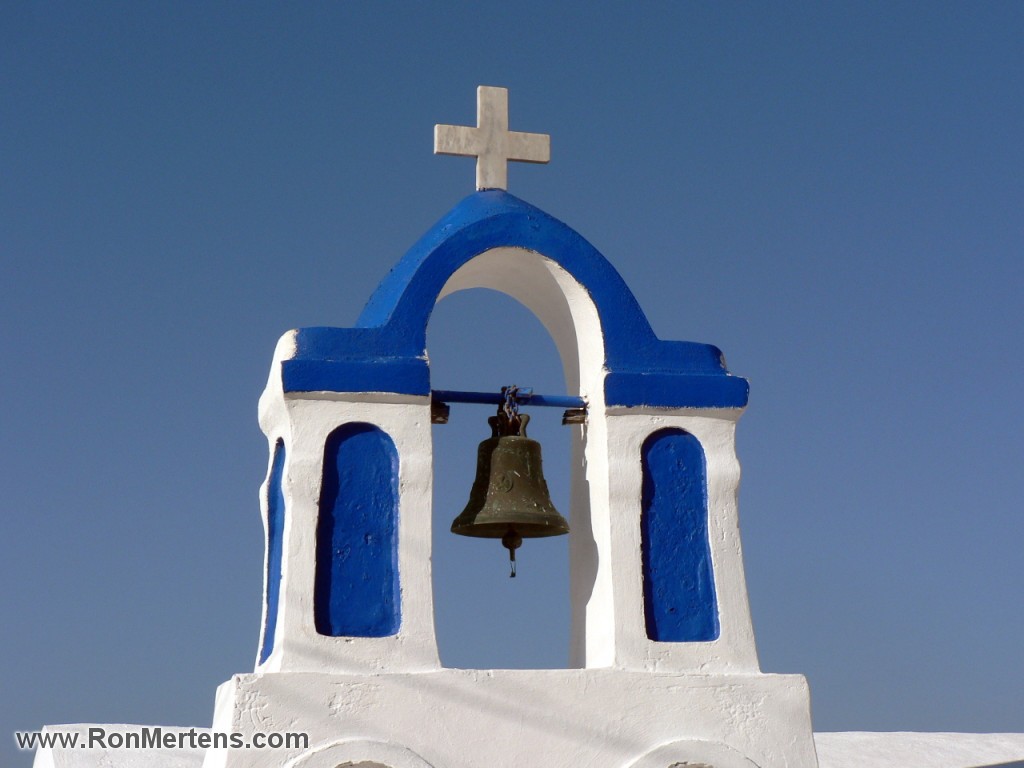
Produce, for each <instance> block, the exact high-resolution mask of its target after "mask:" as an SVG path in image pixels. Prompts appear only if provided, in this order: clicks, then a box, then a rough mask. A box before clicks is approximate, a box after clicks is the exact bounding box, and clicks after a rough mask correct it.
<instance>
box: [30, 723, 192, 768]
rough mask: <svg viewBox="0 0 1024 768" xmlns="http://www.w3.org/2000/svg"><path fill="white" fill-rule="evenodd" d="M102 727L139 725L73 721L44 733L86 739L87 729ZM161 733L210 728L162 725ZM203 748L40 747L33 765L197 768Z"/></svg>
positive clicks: (127, 728) (135, 729)
mask: <svg viewBox="0 0 1024 768" xmlns="http://www.w3.org/2000/svg"><path fill="white" fill-rule="evenodd" d="M96 727H102V728H103V729H104V730H105V731H106V732H107V733H108V734H110V733H128V732H136V733H137V732H139V730H140V729H141V728H142V726H139V725H125V724H117V725H107V724H104V725H102V726H97V724H95V723H80V724H75V725H48V726H46V727H45V728H43V732H44V733H60V732H63V733H77V734H79V736H78V738H79V741H80V743H83V744H84V743H86V742H87V739H88V736H89V729H90V728H96ZM161 730H162V731H163V732H164V733H175V734H178V733H188V731H190V730H195V731H196V733H206V732H209V729H208V728H195V729H190V728H179V727H172V726H162V727H161ZM186 738H187V737H186ZM204 754H205V750H202V749H60V748H54V749H40V750H37V751H36V756H35V761H34V762H33V763H32V765H33V768H200V766H201V765H202V764H203V755H204Z"/></svg>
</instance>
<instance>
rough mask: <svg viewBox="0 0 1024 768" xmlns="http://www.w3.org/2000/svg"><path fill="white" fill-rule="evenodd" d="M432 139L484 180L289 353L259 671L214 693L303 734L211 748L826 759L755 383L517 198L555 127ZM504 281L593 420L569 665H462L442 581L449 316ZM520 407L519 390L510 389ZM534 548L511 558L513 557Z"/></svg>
mask: <svg viewBox="0 0 1024 768" xmlns="http://www.w3.org/2000/svg"><path fill="white" fill-rule="evenodd" d="M477 98H478V105H477V106H478V110H477V111H478V125H477V126H475V127H466V126H444V125H439V126H437V127H436V129H435V151H436V152H438V153H442V154H468V155H472V156H475V157H476V158H477V174H476V180H477V184H476V185H477V190H476V191H475V192H474V193H473V194H471V195H469V196H468V197H466V198H465V199H464V200H462V201H461V202H459V203H458V204H457V205H456V206H455V207H454V208H452V209H451V211H449V212H448V213H447V214H446V215H445V216H444V217H443V218H442V219H441V220H440V221H439V222H438V223H437V224H436V225H435V226H434V227H433V228H431V229H430V230H429V231H428V232H426V233H425V234H424V235H423V237H422V238H420V240H419V241H418V242H417V243H415V244H414V245H413V246H412V247H411V248H410V249H409V251H408V252H407V253H406V254H405V256H403V257H402V259H401V260H400V261H399V262H398V264H397V265H396V266H395V267H394V268H393V269H392V270H391V272H390V273H388V275H387V276H386V277H385V278H384V280H383V281H382V282H381V283H380V285H379V286H378V288H377V290H376V291H375V292H374V294H373V295H372V296H371V297H370V299H369V301H368V303H367V305H366V307H365V309H364V310H363V312H362V314H361V315H360V317H359V320H358V321H357V323H356V325H355V327H352V328H325V327H318V328H302V329H298V330H294V331H290V332H289V333H287V334H285V335H284V336H283V337H282V338H281V340H280V341H279V343H278V345H277V349H276V350H275V353H274V358H273V362H272V364H271V369H270V376H269V378H268V381H267V386H266V389H265V391H264V393H263V395H262V397H261V398H260V406H259V418H260V425H261V427H262V429H263V431H264V433H265V434H266V436H267V439H268V444H269V448H270V452H269V453H270V456H269V461H268V473H267V479H266V482H265V483H264V485H263V487H262V489H261V494H260V495H261V500H262V511H263V520H264V524H265V528H266V533H267V557H266V567H265V574H264V616H263V629H262V636H261V639H260V646H259V651H258V654H257V660H256V668H255V671H254V672H252V673H249V674H243V675H236V676H235V677H233V678H232V679H231V680H229V681H228V682H226V683H224V684H223V685H222V686H221V687H220V689H219V690H218V694H217V704H216V712H215V718H214V729H215V730H217V731H225V732H236V733H242V734H245V735H246V736H249V735H251V733H252V732H254V731H256V730H262V731H266V730H270V729H275V728H279V729H282V730H284V729H285V728H287V730H291V731H295V730H302V731H305V732H307V733H308V734H309V736H310V748H309V749H308V750H305V751H301V752H299V751H296V752H295V753H288V754H287V755H286V756H285V757H284V762H282V753H281V752H274V753H268V752H259V751H245V750H235V751H230V750H224V751H217V750H211V751H210V752H208V753H207V756H206V760H205V762H204V766H205V768H229V767H230V768H241V767H243V766H244V767H245V768H250V767H253V768H254V767H255V766H271V765H275V766H280V765H287V766H292V767H293V768H300V766H301V768H337V766H342V765H349V764H368V765H374V766H377V765H383V766H390V767H391V768H413V767H416V768H426V767H429V766H435V767H436V768H480V767H481V766H484V765H488V766H495V768H504V767H505V766H508V767H509V768H511V767H512V766H515V767H516V768H521V767H522V766H537V767H538V768H540V767H543V768H561V767H563V766H564V767H565V768H568V766H576V765H581V764H582V765H590V766H595V767H598V766H600V767H605V766H606V767H607V768H613V767H614V768H620V767H621V768H625V767H626V766H633V767H634V768H668V767H669V766H673V765H679V764H687V765H704V766H715V767H716V768H740V767H741V766H742V767H743V768H754V767H759V768H769V767H771V766H779V767H781V766H787V767H788V768H815V766H817V759H816V757H815V752H814V745H813V741H812V735H811V720H810V702H809V695H808V689H807V685H806V681H805V680H804V678H803V677H801V676H799V675H769V674H764V673H762V672H761V671H760V669H759V666H758V661H757V654H756V649H755V644H754V634H753V629H752V625H751V619H750V609H749V605H748V601H747V588H746V582H745V579H744V572H743V562H742V552H741V546H740V536H739V521H738V512H737V493H738V487H739V479H740V470H739V464H738V462H737V459H736V454H735V440H734V437H735V429H736V424H737V421H738V419H739V417H740V416H741V414H742V413H743V410H744V408H745V406H746V403H747V393H748V385H747V382H746V380H745V379H743V378H740V377H738V376H734V375H732V374H731V373H730V372H729V371H728V370H727V369H726V367H725V364H724V360H723V357H722V354H721V352H720V351H719V350H718V349H716V348H715V347H713V346H710V345H707V344H700V343H695V342H685V341H665V340H661V339H659V338H657V337H656V336H655V334H654V332H653V331H652V329H651V327H650V324H649V323H648V321H647V318H646V317H645V316H644V314H643V312H642V311H641V309H640V306H639V304H638V303H637V301H636V299H635V298H634V297H633V295H632V293H631V292H630V291H629V289H628V287H627V286H626V285H625V283H624V282H623V280H622V278H621V277H620V276H619V274H618V273H617V272H616V271H615V269H614V268H613V267H612V266H611V264H610V263H609V262H608V260H607V259H605V257H604V256H602V255H601V254H600V253H599V252H598V251H597V250H596V249H595V248H594V247H593V246H592V245H590V243H588V242H587V241H586V240H585V239H584V238H583V237H582V236H580V235H579V234H578V233H577V232H575V231H574V230H572V229H571V228H570V227H568V226H567V225H565V224H563V223H562V222H560V221H558V220H556V219H554V218H553V217H551V216H549V215H548V214H546V213H545V212H543V211H541V210H539V209H537V208H535V207H534V206H532V205H530V204H529V203H527V202H525V201H523V200H520V199H518V198H516V197H514V196H513V195H511V194H509V193H508V192H507V191H506V186H507V175H506V171H505V168H506V163H507V161H509V160H524V161H527V162H547V161H548V159H549V156H550V142H549V139H548V137H547V136H543V135H540V134H530V133H520V132H515V131H510V130H509V117H508V94H507V91H505V89H502V88H489V87H483V86H482V87H480V89H479V90H478V94H477ZM470 288H492V289H494V290H498V291H502V292H504V293H506V294H508V295H510V296H512V297H513V298H515V299H517V300H518V301H519V302H521V303H522V304H524V305H525V306H526V307H527V308H528V309H529V310H531V311H532V312H533V313H534V314H535V315H536V316H537V317H538V319H539V320H540V321H541V322H542V323H543V324H544V326H545V327H546V328H547V330H548V332H549V333H550V334H551V337H552V339H553V340H554V342H555V345H556V347H557V349H558V352H559V354H560V356H561V360H562V364H563V368H564V371H565V379H566V383H567V386H568V388H569V402H570V404H571V405H572V407H573V408H574V411H575V413H576V416H577V418H576V422H577V423H576V424H575V425H573V426H572V427H571V429H572V430H573V438H572V440H573V453H574V461H573V462H572V465H573V470H572V471H573V476H572V478H571V504H570V507H571V508H570V509H569V510H568V518H569V520H568V522H569V529H570V532H569V540H570V543H569V551H570V580H571V586H570V597H571V610H572V659H571V662H570V663H571V667H570V668H567V669H562V670H477V669H447V668H443V667H442V666H441V665H440V662H439V660H438V653H437V643H436V639H435V634H434V619H433V608H432V601H433V596H432V588H431V565H430V562H431V559H430V554H431V516H432V514H433V511H432V509H431V499H432V482H433V454H432V447H431V423H432V421H433V420H434V419H436V418H438V414H439V412H440V411H442V410H443V408H444V404H447V403H450V402H451V401H457V398H456V397H455V395H458V394H466V393H441V392H438V391H435V390H433V389H432V388H431V379H430V366H429V362H428V357H427V353H426V352H427V351H426V327H427V321H428V319H429V317H430V313H431V310H432V309H433V307H434V304H435V303H436V302H437V301H438V300H439V299H440V298H443V297H444V296H446V295H449V294H451V293H454V292H457V291H461V290H465V289H470ZM513 405H514V401H513ZM513 551H514V550H513Z"/></svg>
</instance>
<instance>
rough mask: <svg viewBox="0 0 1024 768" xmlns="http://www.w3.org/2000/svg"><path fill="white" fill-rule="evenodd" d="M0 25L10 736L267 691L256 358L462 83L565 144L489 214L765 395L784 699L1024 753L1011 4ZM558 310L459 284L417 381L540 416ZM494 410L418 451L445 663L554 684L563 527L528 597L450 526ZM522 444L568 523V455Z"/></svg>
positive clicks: (744, 519) (753, 442) (347, 277)
mask: <svg viewBox="0 0 1024 768" xmlns="http://www.w3.org/2000/svg"><path fill="white" fill-rule="evenodd" d="M2 16H3V21H2V23H0V285H2V287H3V290H2V294H0V354H2V357H3V361H4V363H3V365H2V366H0V397H2V401H3V402H4V403H5V404H6V408H5V410H4V417H3V419H2V425H3V428H2V430H0V452H2V453H0V468H2V469H0V488H2V489H3V500H4V503H3V520H4V526H3V528H4V534H3V536H2V539H0V541H2V543H0V583H3V585H4V589H3V591H2V598H0V599H2V603H0V608H2V611H3V617H4V629H3V632H2V634H0V665H2V666H0V690H2V691H3V693H2V694H0V699H2V700H0V730H2V731H3V732H4V733H9V732H10V731H11V730H13V729H14V728H35V727H38V726H41V725H43V724H45V723H59V722H89V721H92V722H140V723H151V724H183V725H206V724H209V722H210V717H211V714H212V710H213V694H214V688H215V686H216V685H217V684H218V683H220V682H222V681H224V680H226V679H227V678H228V677H229V676H230V675H231V674H232V673H235V672H244V671H249V670H251V668H252V665H253V661H254V658H255V653H256V643H257V640H258V634H259V619H260V588H261V569H262V565H261V564H262V559H263V542H262V527H261V524H260V522H259V514H258V503H257V489H258V486H259V484H260V482H261V480H262V478H263V474H264V472H265V468H266V461H267V448H266V444H265V441H264V439H263V437H262V435H261V434H260V432H259V429H258V427H257V424H256V401H257V398H258V396H259V394H260V392H261V390H262V388H263V385H264V383H265V381H266V376H267V371H268V367H269V363H270V358H271V354H272V351H273V348H274V344H275V342H276V340H277V338H278V337H279V336H280V335H281V334H282V333H283V332H285V331H287V330H288V329H289V328H294V327H298V326H306V325H339V326H346V325H351V324H352V323H353V322H354V321H355V318H356V317H357V315H358V313H359V311H360V309H361V308H362V305H363V303H364V302H365V300H366V298H367V297H368V296H369V295H370V293H371V292H372V290H373V288H374V287H375V286H376V284H377V282H378V281H379V280H380V279H381V278H382V277H383V276H384V274H385V273H386V272H387V270H388V269H389V268H390V267H391V265H392V264H394V263H395V262H396V261H397V260H398V258H399V257H400V256H401V254H402V253H403V252H404V251H405V249H406V248H408V247H409V246H410V245H411V244H412V243H413V242H414V241H415V240H416V238H417V237H418V236H419V235H420V234H421V233H422V232H423V231H425V230H426V229H427V228H428V227H430V225H431V224H432V223H433V222H434V221H435V220H436V219H438V218H439V217H440V216H441V215H443V214H444V213H445V212H446V211H447V210H448V209H449V208H450V207H451V206H453V205H454V204H455V203H456V202H457V201H458V200H460V199H461V198H462V197H463V196H464V195H466V194H468V193H469V192H471V191H472V187H473V163H472V161H470V160H467V159H463V158H447V157H435V156H434V155H432V153H431V142H432V127H433V125H434V123H437V122H446V123H462V124H468V123H471V122H472V120H473V118H474V116H475V105H474V94H475V87H476V86H477V85H478V84H488V85H502V86H506V87H508V88H509V89H510V92H511V96H510V99H511V122H512V127H513V128H514V129H518V130H526V131H543V132H548V133H550V134H551V135H552V162H551V164H550V165H549V166H547V167H542V166H533V165H531V166H513V167H511V169H510V191H511V192H513V193H514V194H517V195H518V196H520V197H522V198H524V199H526V200H528V201H530V202H531V203H533V204H535V205H537V206H539V207H541V208H543V209H545V210H547V211H548V212H550V213H551V214H553V215H554V216H556V217H558V218H560V219H562V220H563V221H565V222H567V223H568V224H570V225H571V226H572V227H574V228H575V229H577V230H578V231H579V232H581V233H582V234H583V235H584V236H585V237H587V238H588V239H589V240H590V241H591V242H592V243H594V245H595V246H596V247H597V248H598V249H599V250H601V251H602V252H603V253H604V254H605V255H606V256H607V257H608V259H609V260H610V261H611V262H612V263H613V264H614V265H615V266H616V267H617V268H618V269H619V271H620V272H621V273H622V275H623V277H624V278H625V280H626V282H627V283H628V284H629V285H630V287H631V288H632V290H633V291H634V293H635V294H636V296H637V299H638V300H639V302H640V304H641V306H642V307H643V308H644V310H645V311H646V312H647V314H648V317H649V318H650V320H651V323H652V325H653V326H654V329H655V331H656V332H657V333H658V334H659V335H660V336H662V337H663V338H669V339H690V340H695V341H702V342H708V343H713V344H716V345H718V346H719V347H721V348H722V349H723V350H724V351H725V354H726V356H727V359H728V361H729V365H730V368H731V369H732V370H733V371H734V372H736V373H738V374H741V375H743V376H746V377H748V378H749V379H750V382H751V399H750V406H749V408H748V411H747V413H746V415H745V416H744V417H743V419H742V420H741V421H740V425H739V432H738V449H739V453H740V459H741V461H742V463H743V484H742V488H741V494H740V514H741V526H742V533H743V543H744V548H745V559H746V565H747V578H748V582H749V587H750V599H751V604H752V610H753V615H754V625H755V630H756V632H757V637H758V647H759V651H760V656H761V663H762V667H763V668H764V669H765V670H768V671H784V672H802V673H804V674H806V675H807V676H808V678H809V681H810V685H811V691H812V696H813V707H814V718H815V727H816V729H817V730H854V729H869V730H902V729H907V730H969V731H985V730H994V731H1007V730H1010V731H1022V730H1024V704H1022V699H1021V691H1022V690H1024V662H1022V660H1021V649H1022V648H1024V611H1022V610H1021V604H1022V603H1024V599H1022V598H1024V564H1022V558H1021V552H1022V542H1024V523H1022V520H1021V517H1022V504H1021V500H1022V499H1024V471H1022V466H1021V465H1022V458H1024V409H1022V407H1021V404H1020V397H1021V389H1022V386H1021V385H1022V384H1024V360H1022V354H1021V342H1022V331H1021V328H1022V320H1024V311H1022V308H1021V306H1022V302H1021V295H1022V289H1024V266H1022V252H1024V215H1022V213H1024V141H1022V136H1024V87H1022V79H1024V5H1022V4H1020V3H1001V2H987V3H968V2H964V3H943V2H938V3H929V4H921V3H905V2H891V1H887V2H878V3H869V2H864V3H853V4H837V3H829V4H820V3H807V4H804V3H785V4H763V3H731V4H724V3H714V4H711V3H708V4H699V5H698V4H693V3H681V2H680V3H648V4H642V5H636V4H632V5H630V4H621V3H619V4H613V3H571V4H569V3H566V4H554V3H532V2H520V3H463V4H458V3H449V4H441V3H397V2H396V3H373V4H370V3H365V4H354V3H344V4H342V3H331V4H326V3H325V4H310V3H307V4H287V5H286V4H280V5H268V4H264V3H216V4H214V3H194V2H175V3H170V2H167V3H154V2H146V3H135V2H107V3H102V4H84V3H75V2H33V3H29V2H19V1H18V0H13V1H9V2H6V3H4V4H3V13H2ZM510 328H511V329H512V332H511V333H510V332H509V329H510ZM538 328H539V326H538V325H537V323H536V322H535V321H534V320H532V318H531V317H530V316H529V315H527V313H526V312H525V310H522V309H521V308H519V307H518V305H515V304H513V303H511V302H510V301H507V300H503V298H502V297H498V298H492V296H490V295H488V294H486V293H481V294H467V295H464V296H463V295H460V296H456V297H453V298H452V299H450V300H447V301H446V302H443V303H442V304H441V305H439V307H438V310H437V312H436V315H435V318H434V320H433V321H432V325H431V329H430V341H429V344H430V353H431V357H432V360H433V361H434V366H435V384H436V385H437V386H441V387H446V388H489V389H491V388H496V387H498V386H500V385H501V384H504V383H511V382H515V383H519V384H523V385H533V386H535V387H536V388H537V389H538V390H540V391H561V388H562V387H563V383H562V381H561V376H560V371H559V369H558V366H557V361H556V356H555V353H554V350H553V347H552V345H551V344H550V342H549V341H548V340H547V338H546V337H545V336H544V335H543V334H542V332H540V331H539V330H538ZM485 416H486V413H485V412H483V411H478V410H474V409H472V408H470V409H468V410H467V409H460V410H457V411H456V412H455V416H454V417H453V422H452V424H451V425H449V426H448V427H444V428H441V427H437V428H435V434H436V437H437V440H438V443H439V446H441V448H439V449H438V450H439V451H441V452H442V453H443V456H444V460H443V462H442V464H441V466H440V467H439V469H438V478H439V479H438V486H439V487H438V491H437V498H436V506H437V509H436V517H437V522H438V534H437V539H438V543H437V551H436V560H435V568H436V571H437V580H436V584H435V589H436V592H437V595H438V600H437V601H438V605H439V608H438V621H439V635H440V638H441V646H442V653H443V655H444V658H445V660H446V661H447V662H448V663H449V664H451V665H453V666H456V665H488V666H491V665H493V666H534V665H535V666H560V665H562V664H564V660H565V646H566V637H567V626H566V619H565V614H566V610H565V603H566V599H567V598H566V590H567V587H566V579H567V577H566V575H565V573H566V571H565V568H566V566H565V562H564V560H565V549H564V544H562V543H558V542H553V543H552V542H545V543H543V544H541V543H529V544H528V546H527V548H524V549H523V550H521V559H520V578H519V579H517V580H516V581H515V582H511V583H510V582H509V580H508V579H507V578H506V572H505V563H504V561H503V557H502V556H503V551H501V550H500V548H498V547H496V546H495V548H494V550H493V551H492V549H490V548H489V547H488V545H487V544H486V543H481V542H475V541H472V542H464V541H454V542H453V541H452V540H451V539H452V537H450V536H449V535H448V534H446V533H443V530H444V529H445V528H446V527H447V525H448V524H449V522H450V520H451V519H452V518H453V517H454V516H455V514H457V513H458V512H459V511H460V509H461V507H462V505H463V504H464V503H465V497H466V495H467V494H468V490H469V484H470V481H471V479H472V472H473V466H472V463H473V457H472V454H473V452H474V450H475V445H476V442H477V441H478V440H479V439H482V437H483V436H484V435H485V433H486V427H485V424H484V418H485ZM536 421H538V422H540V421H542V418H541V417H538V418H537V419H536ZM538 434H540V435H541V438H542V440H544V444H545V458H546V462H547V472H548V476H549V480H550V481H551V483H552V485H553V487H554V492H555V496H556V502H557V501H558V500H559V499H561V500H562V501H561V503H562V504H563V505H564V503H565V502H564V498H565V487H564V483H563V481H562V478H563V477H564V474H565V463H566V456H565V452H566V444H567V441H566V435H565V433H564V431H562V430H561V428H560V427H557V426H553V425H543V424H538ZM2 738H3V740H8V739H9V738H10V737H9V736H3V737H2ZM0 762H4V763H10V764H13V765H16V766H25V765H28V762H29V758H28V756H27V755H17V754H16V753H15V752H14V750H13V747H11V746H10V742H9V741H8V742H7V745H5V746H0Z"/></svg>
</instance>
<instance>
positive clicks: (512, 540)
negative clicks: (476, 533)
mask: <svg viewBox="0 0 1024 768" xmlns="http://www.w3.org/2000/svg"><path fill="white" fill-rule="evenodd" d="M522 543H523V537H522V536H520V535H519V534H518V533H516V530H515V528H509V529H508V532H507V533H506V534H505V535H504V536H502V537H501V544H502V546H503V547H505V549H507V550H508V561H509V564H510V566H511V568H512V572H511V573H509V575H508V577H509V578H510V579H514V578H515V577H516V550H517V549H519V547H520V546H521V545H522Z"/></svg>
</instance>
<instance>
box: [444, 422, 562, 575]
mask: <svg viewBox="0 0 1024 768" xmlns="http://www.w3.org/2000/svg"><path fill="white" fill-rule="evenodd" d="M529 420H530V417H529V416H527V415H525V414H519V413H518V411H516V410H515V409H514V408H509V407H508V406H507V405H506V408H505V410H501V409H500V408H499V410H498V415H497V416H492V417H491V418H489V419H488V420H487V423H488V424H490V425H491V436H490V437H489V438H487V439H486V440H484V441H483V442H482V443H480V447H479V448H478V449H477V462H476V479H475V480H474V481H473V488H472V490H471V491H470V492H469V503H467V504H466V508H465V509H464V510H462V514H460V515H459V516H458V517H456V518H455V521H454V522H453V523H452V533H457V534H459V535H460V536H476V537H479V538H484V539H501V543H502V544H503V545H504V546H505V548H506V549H508V554H509V560H510V561H511V563H512V573H511V575H512V576H515V575H516V566H515V562H516V549H518V548H519V545H520V544H522V542H523V539H537V538H541V537H543V536H561V535H562V534H566V533H568V532H569V523H568V522H567V521H566V519H565V518H564V517H562V516H561V515H560V514H559V513H558V510H557V509H555V505H554V504H552V503H551V495H550V494H549V493H548V484H547V482H546V481H545V480H544V470H543V468H542V466H541V458H540V443H538V442H537V441H536V440H531V439H530V438H528V437H527V436H526V424H527V422H528V421H529Z"/></svg>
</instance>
